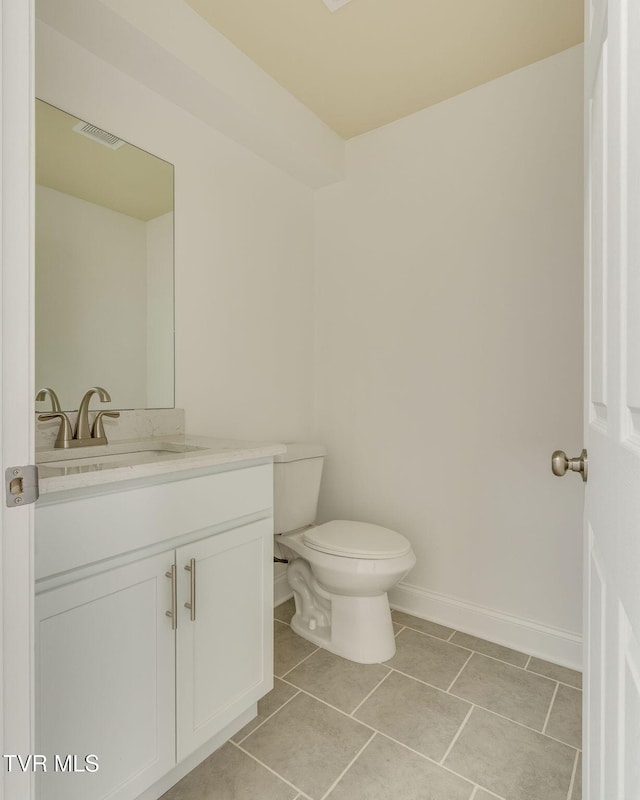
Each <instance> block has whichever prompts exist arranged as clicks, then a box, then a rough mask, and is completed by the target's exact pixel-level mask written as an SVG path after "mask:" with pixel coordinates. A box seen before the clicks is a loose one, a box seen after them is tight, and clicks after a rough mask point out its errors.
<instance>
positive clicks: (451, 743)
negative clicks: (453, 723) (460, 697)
mask: <svg viewBox="0 0 640 800" xmlns="http://www.w3.org/2000/svg"><path fill="white" fill-rule="evenodd" d="M472 711H473V706H471V708H470V709H469V710H468V711H467V713H466V715H465V718H464V719H463V720H462V722H461V723H460V725H459V726H458V730H457V731H456V732H455V734H454V736H453V739H452V740H451V741H450V742H449V747H447V749H446V750H445V753H444V755H443V756H442V758H441V759H440V766H444V762H445V761H446V760H447V756H448V755H449V753H450V752H451V751H452V750H453V746H454V744H455V743H456V742H457V741H458V737H459V736H460V734H461V733H462V729H463V728H464V726H465V725H466V724H467V722H468V720H469V717H470V716H471V712H472Z"/></svg>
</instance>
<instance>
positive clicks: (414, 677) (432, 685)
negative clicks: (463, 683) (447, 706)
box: [389, 659, 471, 703]
mask: <svg viewBox="0 0 640 800" xmlns="http://www.w3.org/2000/svg"><path fill="white" fill-rule="evenodd" d="M467 660H468V659H467ZM389 669H390V670H391V671H392V672H397V673H398V675H402V676H403V677H405V678H411V680H412V681H418V683H421V684H422V685H423V686H428V687H429V688H430V689H436V690H437V691H438V692H442V693H443V694H448V695H449V696H450V697H455V698H456V700H464V698H462V697H458V695H456V694H453V693H452V692H450V691H448V690H447V689H443V688H442V686H436V685H435V684H434V683H429V682H428V681H425V680H423V679H422V678H416V676H415V675H410V674H409V673H408V672H403V671H402V670H401V669H398V668H397V667H389ZM465 702H466V703H471V700H466V701H465Z"/></svg>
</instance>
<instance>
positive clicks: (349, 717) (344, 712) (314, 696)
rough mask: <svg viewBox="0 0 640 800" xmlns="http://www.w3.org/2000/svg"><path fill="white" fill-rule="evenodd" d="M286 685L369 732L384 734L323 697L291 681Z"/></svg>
mask: <svg viewBox="0 0 640 800" xmlns="http://www.w3.org/2000/svg"><path fill="white" fill-rule="evenodd" d="M385 677H386V676H385ZM281 680H282V678H281ZM285 683H286V684H287V685H288V686H293V687H294V688H296V689H298V694H306V695H307V697H310V698H311V699H312V700H317V701H318V702H319V703H322V705H323V706H327V707H328V708H331V709H332V710H333V711H337V712H338V714H342V716H343V717H346V718H347V719H350V720H351V721H352V722H357V723H358V724H359V725H362V726H363V727H364V728H368V729H369V730H371V731H375V732H376V733H382V731H379V730H378V729H377V728H374V727H373V725H369V723H367V722H363V721H362V720H361V719H357V717H354V716H352V715H351V714H349V713H348V712H347V711H344V710H343V709H342V708H338V706H333V705H331V703H329V702H328V701H327V700H323V699H322V698H321V697H318V696H317V695H315V694H313V693H312V692H310V691H309V690H308V689H301V688H300V687H299V686H295V684H293V683H289V681H285Z"/></svg>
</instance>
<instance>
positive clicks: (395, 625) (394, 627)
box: [391, 622, 404, 636]
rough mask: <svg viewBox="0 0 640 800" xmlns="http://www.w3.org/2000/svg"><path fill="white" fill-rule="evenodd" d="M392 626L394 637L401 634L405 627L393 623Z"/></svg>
mask: <svg viewBox="0 0 640 800" xmlns="http://www.w3.org/2000/svg"><path fill="white" fill-rule="evenodd" d="M391 624H392V625H393V635H394V636H396V635H397V634H399V633H400V631H401V630H402V628H403V627H404V625H398V623H397V622H392V623H391Z"/></svg>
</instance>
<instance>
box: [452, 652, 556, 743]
mask: <svg viewBox="0 0 640 800" xmlns="http://www.w3.org/2000/svg"><path fill="white" fill-rule="evenodd" d="M556 686H557V684H556V683H555V682H554V681H551V680H549V679H548V678H543V677H542V676H541V675H534V674H533V673H532V672H527V671H526V670H524V669H520V668H519V667H512V666H511V665H510V664H504V663H503V662H502V661H495V660H494V659H493V658H487V657H486V656H482V655H479V654H478V653H474V655H473V656H472V658H471V660H470V661H469V663H468V664H467V665H466V666H465V668H464V669H463V670H462V672H461V673H460V675H459V676H458V678H457V680H456V682H455V683H454V684H453V686H452V687H451V694H455V695H457V696H458V697H462V698H464V699H465V700H470V701H471V702H472V703H475V704H476V705H479V706H483V708H488V709H489V710H490V711H495V712H496V713H497V714H502V715H503V716H505V717H508V718H509V719H512V720H515V721H516V722H521V723H522V724H523V725H529V726H530V727H532V728H536V730H539V731H541V730H542V727H543V725H544V723H545V720H546V718H547V713H548V711H549V706H550V704H551V698H552V697H553V693H554V691H555V688H556Z"/></svg>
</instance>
